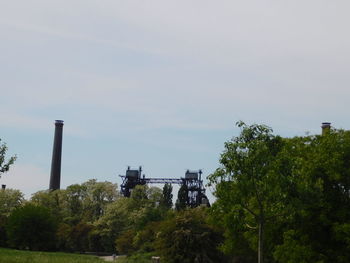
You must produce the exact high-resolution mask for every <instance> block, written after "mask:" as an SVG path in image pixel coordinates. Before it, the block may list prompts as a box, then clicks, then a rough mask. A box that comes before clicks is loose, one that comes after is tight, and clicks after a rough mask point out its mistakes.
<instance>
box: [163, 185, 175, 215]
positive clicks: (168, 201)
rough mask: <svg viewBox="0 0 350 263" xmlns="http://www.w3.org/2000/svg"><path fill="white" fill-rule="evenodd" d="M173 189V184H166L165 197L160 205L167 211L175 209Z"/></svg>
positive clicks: (164, 188)
mask: <svg viewBox="0 0 350 263" xmlns="http://www.w3.org/2000/svg"><path fill="white" fill-rule="evenodd" d="M172 192H173V187H172V185H171V184H168V183H166V184H165V185H164V187H163V195H162V199H161V203H160V205H161V206H162V207H165V208H167V209H170V208H172V207H173V194H172Z"/></svg>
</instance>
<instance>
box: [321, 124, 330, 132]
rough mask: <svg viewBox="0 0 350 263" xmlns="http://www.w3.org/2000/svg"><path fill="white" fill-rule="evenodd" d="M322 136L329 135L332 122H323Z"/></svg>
mask: <svg viewBox="0 0 350 263" xmlns="http://www.w3.org/2000/svg"><path fill="white" fill-rule="evenodd" d="M321 128H322V135H326V134H329V132H330V130H331V123H330V122H322V126H321Z"/></svg>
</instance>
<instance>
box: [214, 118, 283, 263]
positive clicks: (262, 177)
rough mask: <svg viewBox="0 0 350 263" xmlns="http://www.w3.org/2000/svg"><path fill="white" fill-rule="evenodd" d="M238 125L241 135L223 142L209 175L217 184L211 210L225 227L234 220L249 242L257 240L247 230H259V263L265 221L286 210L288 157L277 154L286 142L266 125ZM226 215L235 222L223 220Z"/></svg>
mask: <svg viewBox="0 0 350 263" xmlns="http://www.w3.org/2000/svg"><path fill="white" fill-rule="evenodd" d="M237 126H238V127H240V128H241V133H240V135H239V136H237V137H234V138H233V139H232V140H231V141H229V142H226V143H225V150H224V152H223V153H222V154H221V158H220V163H221V167H220V168H218V169H217V170H216V171H215V172H214V173H213V174H212V175H210V176H209V180H210V183H211V184H214V185H215V186H216V189H215V196H216V197H217V202H216V203H215V204H214V206H213V211H214V216H216V217H217V218H218V221H220V223H223V224H226V225H227V227H229V228H232V223H235V227H236V228H237V229H236V231H237V232H238V233H242V234H243V236H245V237H248V239H250V243H252V242H254V243H255V242H256V241H255V240H256V239H255V238H254V236H250V234H249V233H250V232H252V231H254V233H255V231H257V232H258V233H257V237H258V240H257V244H258V247H257V251H258V262H259V263H262V262H263V258H264V244H265V243H264V238H265V230H266V224H268V223H269V222H270V221H271V220H276V218H278V217H279V216H282V215H284V214H286V213H287V211H286V210H285V206H284V204H285V203H286V197H287V195H286V192H285V189H287V186H288V185H289V183H290V181H289V180H290V179H289V173H288V169H287V168H288V167H289V165H288V159H283V158H280V157H279V155H280V153H281V152H282V150H283V145H284V143H285V142H284V140H283V139H282V138H281V137H279V136H275V135H273V134H272V129H271V128H269V127H267V126H265V125H256V124H254V125H251V126H248V125H246V124H245V123H244V122H238V123H237ZM228 216H230V217H231V218H232V219H233V220H235V221H234V222H229V221H227V220H225V219H227V218H228ZM249 236H250V237H249ZM253 247H255V246H253Z"/></svg>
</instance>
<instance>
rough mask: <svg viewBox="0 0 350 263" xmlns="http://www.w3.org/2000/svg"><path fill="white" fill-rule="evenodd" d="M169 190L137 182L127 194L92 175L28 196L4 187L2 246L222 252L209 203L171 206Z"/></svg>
mask: <svg viewBox="0 0 350 263" xmlns="http://www.w3.org/2000/svg"><path fill="white" fill-rule="evenodd" d="M171 190H172V187H171V185H168V184H166V185H165V186H164V188H163V189H160V188H157V187H148V186H146V185H144V186H137V187H136V188H135V189H134V190H133V191H132V194H131V197H130V198H125V197H122V196H120V194H119V192H118V191H117V185H116V184H112V183H110V182H97V181H96V180H90V181H88V182H85V183H83V184H75V185H71V186H69V187H67V189H65V190H56V191H51V192H50V191H40V192H37V193H35V194H34V195H33V196H32V198H31V199H30V200H29V201H25V200H24V199H23V195H22V194H21V193H20V191H18V190H12V189H6V190H2V191H1V192H0V203H1V207H2V209H1V211H0V212H1V223H0V232H1V241H0V242H1V243H0V246H4V247H5V246H8V247H12V248H19V249H31V250H51V251H53V250H55V251H57V250H60V251H70V252H84V251H89V252H110V253H118V254H123V255H124V254H125V255H134V254H139V255H145V254H146V255H148V257H150V256H151V255H160V256H161V257H162V258H163V259H166V260H167V261H165V262H180V261H181V262H196V261H198V262H215V260H216V259H220V258H222V257H223V255H222V253H221V252H220V251H219V250H218V249H216V247H217V244H218V243H219V242H220V240H221V239H222V235H221V232H220V230H219V229H218V228H217V227H215V226H213V224H211V223H210V222H209V216H208V213H209V210H208V208H207V207H198V208H196V209H186V208H184V209H181V208H178V209H177V210H176V209H173V204H172V194H171ZM134 257H136V258H137V256H135V255H134ZM174 260H175V261H174ZM203 260H204V261H203ZM208 260H209V261H208ZM213 260H214V261H213ZM135 262H138V260H137V259H135Z"/></svg>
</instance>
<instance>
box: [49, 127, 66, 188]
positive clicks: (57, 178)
mask: <svg viewBox="0 0 350 263" xmlns="http://www.w3.org/2000/svg"><path fill="white" fill-rule="evenodd" d="M62 134H63V121H61V120H56V121H55V137H54V141H53V151H52V162H51V176H50V187H49V189H50V190H57V189H60V184H61V155H62Z"/></svg>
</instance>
